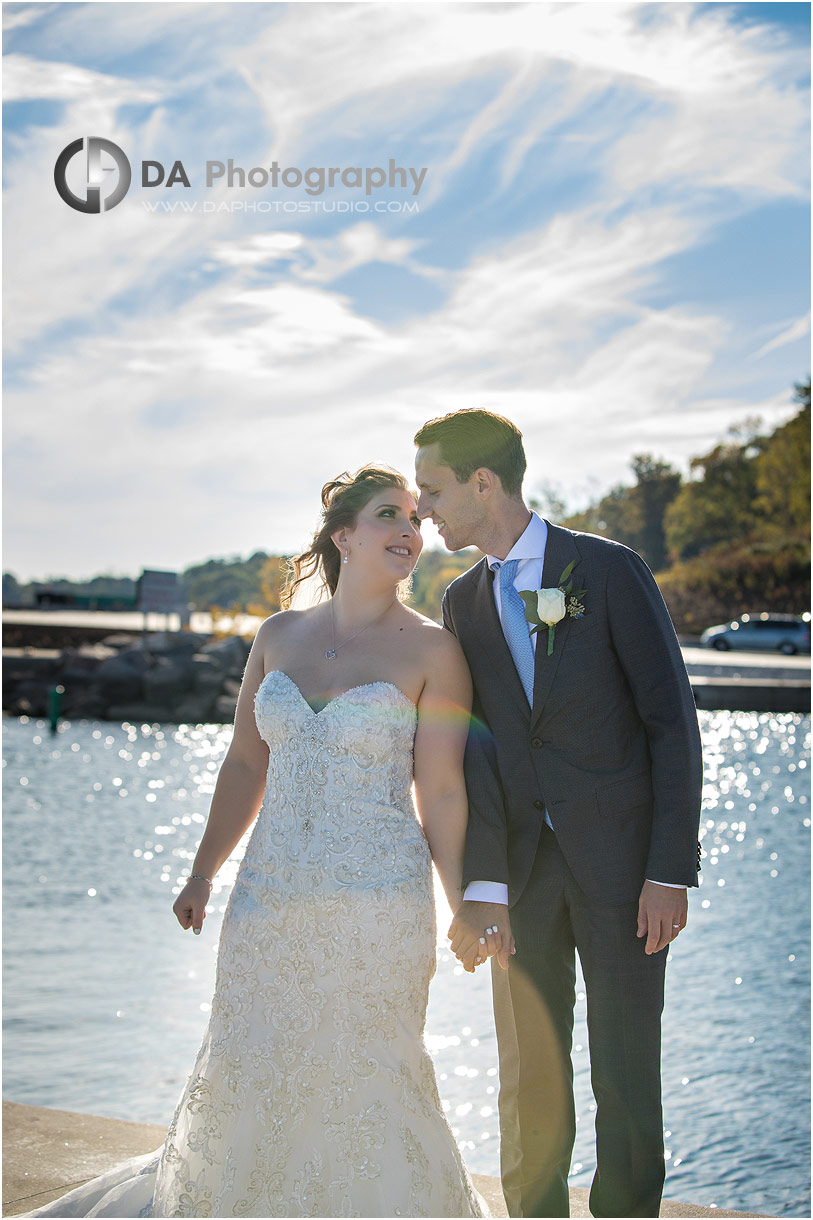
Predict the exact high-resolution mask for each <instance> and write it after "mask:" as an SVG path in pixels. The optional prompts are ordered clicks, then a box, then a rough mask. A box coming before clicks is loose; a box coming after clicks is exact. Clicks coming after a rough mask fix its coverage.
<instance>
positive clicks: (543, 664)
mask: <svg viewBox="0 0 813 1220" xmlns="http://www.w3.org/2000/svg"><path fill="white" fill-rule="evenodd" d="M574 559H575V560H576V566H575V568H574V569H573V578H574V585H575V587H576V588H580V587H581V585H580V579H581V577H582V575H583V573H581V572H579V566H578V561H579V560H580V559H581V555H580V553H579V549H578V547H577V546H576V539H575V538H574V536H573V534H572V533H571V532H570V530H566V529H562V528H561V527H560V526H558V525H551V524H550V522H548V540H547V542H546V544H545V563H544V566H543V568H542V584H541V586H540V587H541V588H542V589H555V588H556V587H557V585H558V584H559V578H560V576H561V575H562V572H564V570H565V568H566V567H567V565H568V564H569V563H570V562H571V561H572V560H574ZM572 623H573V619H572V618H571V617H570V616H569V615H565V617H564V618H563V619H562V620H561V622H559V623H557V624H556V630H555V631H554V633H553V652H552V654H551V655H550V656H548V632H547V628H545V627H543V628H541V629H540V631H539V632H538V633H537V637H536V658H535V661H534V705H533V711H532V714H531V727H532V728H533V727H534V726H535V725H536V723H537V721H538V720H539V718H540V716H541V715H542V709H543V708H544V705H545V702H546V700H547V698H548V696H549V695H550V691H551V687H552V685H553V679H554V678H555V677H556V671H557V669H558V668H559V662H560V661H561V659H562V653H563V652H564V650H565V645H566V644H567V639H568V636H569V635H570V628H571V625H572ZM509 655H510V654H509ZM527 703H528V700H527V699H526V700H525V704H526V706H527Z"/></svg>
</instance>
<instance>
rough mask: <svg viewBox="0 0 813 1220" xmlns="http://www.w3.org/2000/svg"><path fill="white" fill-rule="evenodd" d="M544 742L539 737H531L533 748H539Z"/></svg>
mask: <svg viewBox="0 0 813 1220" xmlns="http://www.w3.org/2000/svg"><path fill="white" fill-rule="evenodd" d="M544 744H545V743H544V741H543V740H542V738H541V737H532V738H531V745H532V746H533V748H534V749H535V750H541V748H542V746H543V745H544Z"/></svg>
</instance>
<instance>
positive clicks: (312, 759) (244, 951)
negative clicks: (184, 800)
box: [31, 670, 488, 1217]
mask: <svg viewBox="0 0 813 1220" xmlns="http://www.w3.org/2000/svg"><path fill="white" fill-rule="evenodd" d="M255 714H256V718H257V725H258V727H259V730H260V733H261V734H262V736H263V738H264V739H265V741H266V742H267V744H268V747H269V763H268V778H267V783H266V788H265V796H264V799H263V804H262V808H261V810H260V814H259V817H258V819H257V822H256V825H255V827H254V831H253V833H252V835H251V839H250V841H249V844H248V847H247V848H246V853H245V857H244V859H243V861H242V863H241V865H240V869H239V872H238V875H237V880H236V882H235V886H234V889H233V891H232V895H231V898H230V901H229V904H228V908H227V911H226V914H225V917H224V920H223V929H222V932H221V936H220V948H219V955H218V962H217V984H216V989H215V995H214V999H213V1002H212V1011H211V1018H210V1021H209V1026H208V1029H207V1032H206V1034H205V1036H204V1039H203V1043H202V1045H201V1048H200V1051H199V1053H198V1057H197V1061H196V1063H195V1066H194V1070H193V1072H192V1075H191V1077H190V1079H189V1083H188V1084H187V1086H186V1089H185V1090H184V1092H183V1094H182V1096H181V1100H180V1102H179V1104H178V1107H177V1110H176V1112H175V1116H174V1118H173V1120H172V1124H171V1126H170V1128H169V1131H168V1133H167V1138H166V1142H165V1144H164V1147H163V1148H162V1149H161V1150H160V1151H159V1152H157V1153H154V1154H150V1155H149V1156H146V1157H138V1158H135V1159H133V1160H132V1161H128V1162H127V1163H126V1164H124V1165H121V1166H119V1167H118V1168H116V1169H114V1170H111V1171H110V1172H109V1173H107V1174H104V1175H103V1176H102V1177H100V1178H96V1179H95V1180H94V1181H92V1182H88V1183H86V1184H85V1185H84V1186H80V1187H79V1188H77V1189H76V1190H74V1191H72V1192H71V1193H70V1194H68V1195H64V1196H63V1197H62V1198H61V1199H59V1200H56V1201H55V1202H54V1203H50V1204H48V1205H47V1206H46V1207H43V1208H41V1209H39V1210H38V1211H36V1212H33V1213H31V1214H32V1215H35V1216H125V1217H126V1216H130V1217H133V1216H385V1217H388V1216H481V1215H487V1214H488V1212H487V1209H486V1208H485V1204H484V1202H483V1200H482V1198H481V1197H480V1196H479V1195H478V1194H477V1192H476V1191H475V1190H474V1188H473V1186H472V1183H471V1180H470V1178H469V1176H468V1174H467V1172H466V1169H465V1167H464V1165H463V1163H462V1160H461V1157H460V1153H459V1151H458V1149H457V1145H456V1144H455V1141H454V1137H453V1135H452V1132H451V1130H450V1128H449V1125H448V1123H447V1122H446V1119H445V1117H444V1115H443V1112H442V1110H441V1105H440V1099H439V1097H438V1091H437V1085H436V1082H435V1075H434V1070H433V1067H432V1063H431V1060H430V1058H429V1055H428V1054H427V1051H426V1048H425V1046H424V1042H423V1027H424V1019H425V1013H426V1003H427V995H428V988H429V982H430V979H431V977H432V975H433V973H434V969H435V917H434V903H433V889H432V873H431V861H430V855H429V849H428V846H427V843H426V840H425V838H424V835H423V832H422V830H421V828H420V826H419V824H418V822H417V821H416V819H415V814H414V810H413V807H412V801H411V797H410V787H411V783H412V743H413V738H414V734H415V725H416V719H417V712H416V708H415V706H414V704H413V703H412V702H411V701H410V700H409V699H408V698H407V697H406V695H404V694H403V693H402V692H401V691H400V690H399V689H398V688H397V687H396V686H394V685H393V684H392V683H389V682H371V683H369V684H367V685H364V686H357V687H354V688H353V689H351V690H348V691H346V692H345V693H344V694H342V695H339V696H338V697H337V698H336V699H334V700H332V702H330V703H328V704H327V706H326V707H324V708H323V709H322V710H321V711H320V712H318V713H317V712H314V711H313V709H312V708H311V707H310V705H309V704H308V703H307V702H306V701H305V699H304V697H303V695H302V694H301V692H300V691H299V688H298V687H297V686H296V685H295V683H294V682H293V681H292V679H291V678H289V677H288V676H287V675H286V674H284V673H283V672H282V671H280V670H272V671H271V672H270V673H268V674H266V676H265V678H264V679H263V681H262V683H261V685H260V688H259V690H258V691H257V696H256V699H255Z"/></svg>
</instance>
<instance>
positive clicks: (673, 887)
mask: <svg viewBox="0 0 813 1220" xmlns="http://www.w3.org/2000/svg"><path fill="white" fill-rule="evenodd" d="M647 881H648V882H649V883H650V885H662V886H663V887H664V888H665V889H667V890H685V889H686V886H685V885H675V883H674V881H653V880H652V878H651V877H647ZM474 884H475V885H476V884H477V883H476V882H474Z"/></svg>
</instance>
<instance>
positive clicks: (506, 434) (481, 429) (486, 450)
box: [415, 407, 527, 497]
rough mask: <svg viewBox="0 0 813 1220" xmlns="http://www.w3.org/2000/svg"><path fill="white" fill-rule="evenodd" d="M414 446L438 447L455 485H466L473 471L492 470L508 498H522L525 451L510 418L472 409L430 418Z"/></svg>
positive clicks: (419, 433)
mask: <svg viewBox="0 0 813 1220" xmlns="http://www.w3.org/2000/svg"><path fill="white" fill-rule="evenodd" d="M415 444H416V445H418V446H423V445H435V444H436V445H437V446H438V449H439V453H440V460H441V461H442V462H443V464H444V465H445V466H449V467H450V468H451V470H452V471H453V473H454V476H455V478H456V479H457V481H458V483H467V482H468V480H469V479H470V478H471V476H472V475H473V474H474V472H475V470H479V469H480V467H481V466H484V467H485V468H486V469H487V470H493V472H494V474H496V475H497V476H498V478H499V480H500V482H501V483H502V488H503V491H504V492H505V494H506V495H507V496H515V497H519V496H521V495H522V479H523V476H524V474H525V468H526V465H527V463H526V461H525V450H524V449H523V447H522V433H521V432H520V430H519V428H518V427H517V426H516V424H512V423H511V420H510V419H504V418H503V416H502V415H494V414H493V412H491V411H482V410H480V409H479V408H477V407H472V408H470V409H468V410H465V411H453V412H452V413H451V415H442V416H440V418H439V419H430V420H429V422H428V423H426V424H424V426H423V427H422V428H421V429H420V431H419V432H416V433H415Z"/></svg>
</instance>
